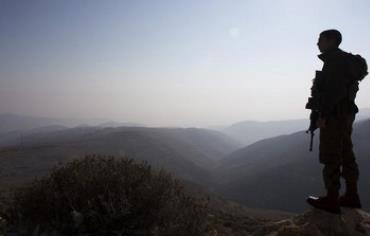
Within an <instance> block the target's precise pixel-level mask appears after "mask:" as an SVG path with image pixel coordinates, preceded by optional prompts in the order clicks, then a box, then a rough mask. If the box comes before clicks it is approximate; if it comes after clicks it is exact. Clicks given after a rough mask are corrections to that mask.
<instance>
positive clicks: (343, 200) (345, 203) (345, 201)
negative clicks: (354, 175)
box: [339, 182, 362, 208]
mask: <svg viewBox="0 0 370 236" xmlns="http://www.w3.org/2000/svg"><path fill="white" fill-rule="evenodd" d="M346 187H347V189H346V192H345V193H344V195H342V196H340V197H339V205H340V206H342V207H348V208H361V207H362V206H361V201H360V197H359V195H358V191H357V182H346Z"/></svg>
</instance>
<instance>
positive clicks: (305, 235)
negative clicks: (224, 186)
mask: <svg viewBox="0 0 370 236" xmlns="http://www.w3.org/2000/svg"><path fill="white" fill-rule="evenodd" d="M250 235H252V236H365V235H370V214H369V213H367V212H365V211H363V210H360V209H346V208H342V214H340V215H335V214H331V213H327V212H325V211H321V210H317V209H312V210H309V211H307V212H305V213H304V214H302V215H298V216H295V217H292V218H288V219H285V220H279V221H275V222H269V223H267V224H265V225H263V226H261V227H259V228H258V229H257V230H256V231H255V232H253V233H251V234H250Z"/></svg>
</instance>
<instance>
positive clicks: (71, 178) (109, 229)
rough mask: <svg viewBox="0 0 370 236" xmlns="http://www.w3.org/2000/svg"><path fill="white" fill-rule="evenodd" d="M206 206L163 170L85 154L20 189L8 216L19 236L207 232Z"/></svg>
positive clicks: (7, 212)
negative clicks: (79, 158)
mask: <svg viewBox="0 0 370 236" xmlns="http://www.w3.org/2000/svg"><path fill="white" fill-rule="evenodd" d="M206 205H207V202H206V201H205V200H203V199H196V198H194V197H191V196H190V195H188V194H187V193H186V192H185V191H184V189H183V187H182V185H181V184H180V183H179V182H178V181H177V180H176V179H174V178H173V177H172V176H171V175H170V174H168V173H166V172H165V171H163V170H160V171H156V170H152V169H151V167H150V166H149V165H148V164H147V163H145V162H143V163H135V162H134V161H133V160H130V159H127V158H113V157H96V156H90V157H85V158H84V159H82V160H74V161H72V162H69V163H67V164H65V165H64V166H59V167H55V168H54V169H53V170H52V171H51V173H50V174H49V175H48V176H46V177H43V178H40V179H36V180H35V181H33V182H32V183H31V184H30V185H28V186H25V187H22V188H20V189H18V190H16V191H15V193H14V195H13V199H12V203H11V204H10V207H9V208H8V209H7V211H6V215H5V218H6V220H7V221H8V223H9V224H10V225H12V226H13V227H14V229H16V231H17V232H18V234H20V235H31V234H41V233H46V234H48V233H51V232H54V233H59V234H62V235H80V234H85V235H86V234H87V235H129V236H136V235H148V236H149V235H163V236H167V235H168V236H170V235H171V236H172V235H178V236H182V235H184V236H185V235H186V236H187V235H194V236H196V235H205V234H206V232H205V231H206Z"/></svg>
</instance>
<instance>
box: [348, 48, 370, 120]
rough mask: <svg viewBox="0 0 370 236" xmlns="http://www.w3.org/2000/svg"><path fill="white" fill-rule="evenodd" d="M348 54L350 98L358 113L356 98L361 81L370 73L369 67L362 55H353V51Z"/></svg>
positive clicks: (353, 107) (352, 106)
mask: <svg viewBox="0 0 370 236" xmlns="http://www.w3.org/2000/svg"><path fill="white" fill-rule="evenodd" d="M347 54H348V69H349V76H350V77H351V81H352V82H351V83H350V85H349V87H348V91H347V92H348V94H347V95H348V99H349V101H350V102H351V105H350V106H351V109H352V110H353V111H354V112H355V113H357V112H358V111H359V110H358V107H357V106H356V104H355V99H356V95H357V92H358V90H359V83H360V82H361V81H362V80H363V79H364V78H365V77H366V75H367V74H368V71H367V69H368V67H367V63H366V60H365V59H364V58H363V57H361V56H360V55H358V54H356V55H353V54H352V53H347Z"/></svg>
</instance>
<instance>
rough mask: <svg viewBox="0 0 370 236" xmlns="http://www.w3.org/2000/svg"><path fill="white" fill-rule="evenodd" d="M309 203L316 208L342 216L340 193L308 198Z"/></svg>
mask: <svg viewBox="0 0 370 236" xmlns="http://www.w3.org/2000/svg"><path fill="white" fill-rule="evenodd" d="M307 203H308V204H310V205H311V206H313V207H315V208H318V209H321V210H324V211H327V212H330V213H334V214H340V205H339V193H338V191H328V193H327V195H326V196H320V197H314V196H309V197H308V198H307Z"/></svg>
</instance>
